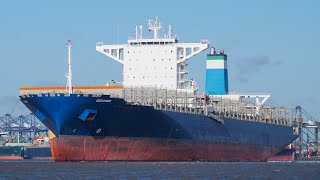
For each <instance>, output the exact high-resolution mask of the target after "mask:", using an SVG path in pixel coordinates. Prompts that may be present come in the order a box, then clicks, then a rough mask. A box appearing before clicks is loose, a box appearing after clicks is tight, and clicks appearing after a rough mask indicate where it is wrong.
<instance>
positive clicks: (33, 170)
mask: <svg viewBox="0 0 320 180" xmlns="http://www.w3.org/2000/svg"><path fill="white" fill-rule="evenodd" d="M47 178H50V179H299V180H302V179H314V180H315V179H320V162H286V163H283V162H263V163H255V162H250V163H220V162H52V161H0V179H47Z"/></svg>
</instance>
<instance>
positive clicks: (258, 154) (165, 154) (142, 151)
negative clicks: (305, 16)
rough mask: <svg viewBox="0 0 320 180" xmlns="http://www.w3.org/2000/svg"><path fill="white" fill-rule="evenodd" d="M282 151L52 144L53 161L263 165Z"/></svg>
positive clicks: (169, 142)
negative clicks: (246, 162) (198, 162)
mask: <svg viewBox="0 0 320 180" xmlns="http://www.w3.org/2000/svg"><path fill="white" fill-rule="evenodd" d="M280 150H281V147H280V148H279V147H271V146H261V145H243V144H226V143H216V142H215V143H213V142H208V141H194V140H177V139H175V140H174V139H152V138H116V137H103V138H96V137H89V136H61V137H60V138H54V139H52V141H51V151H52V155H53V159H54V160H55V161H266V160H267V159H268V158H269V157H271V156H272V155H274V154H276V153H277V152H279V151H280Z"/></svg>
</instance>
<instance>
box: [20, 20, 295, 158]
mask: <svg viewBox="0 0 320 180" xmlns="http://www.w3.org/2000/svg"><path fill="white" fill-rule="evenodd" d="M147 24H148V26H147V27H148V31H149V32H151V33H152V35H153V36H152V37H143V26H138V25H136V26H135V37H133V38H129V39H128V43H126V44H115V45H114V44H105V43H102V42H98V43H97V44H96V50H97V51H98V52H100V53H102V54H103V55H105V56H107V57H109V58H110V59H112V60H114V61H116V62H118V63H120V64H122V65H123V80H122V81H121V82H118V81H115V80H111V81H108V83H107V84H106V85H104V86H73V85H72V69H71V48H72V44H71V42H70V41H68V43H67V45H66V47H67V49H68V55H67V63H68V73H67V74H66V77H67V85H66V86H58V87H22V88H20V99H21V101H22V103H23V104H25V106H26V107H27V108H28V109H29V110H30V111H31V112H32V113H34V114H35V115H36V116H37V117H38V118H39V120H40V121H41V122H42V123H43V124H45V125H46V126H47V127H48V128H49V129H50V130H51V131H52V132H53V133H54V134H55V136H56V137H55V138H53V139H52V140H51V151H52V156H53V158H54V160H55V161H266V160H267V159H268V158H269V157H271V156H273V155H275V154H277V153H278V152H280V151H281V150H282V149H283V148H284V147H285V146H287V145H288V144H290V143H291V142H292V141H293V140H295V139H296V138H297V137H298V133H299V132H298V128H297V127H296V126H295V117H294V116H293V113H292V111H291V110H290V109H288V108H284V107H275V106H267V105H265V101H266V100H267V99H268V98H269V97H270V94H241V93H238V94H232V93H229V90H228V89H229V87H228V70H227V55H226V54H225V53H224V51H219V52H216V50H215V49H214V48H213V47H211V48H210V52H209V54H208V55H207V60H206V75H205V78H206V82H205V86H206V87H205V92H204V93H199V92H198V91H199V90H198V88H197V86H196V82H195V80H193V79H188V78H186V75H187V74H188V72H187V65H188V61H189V60H190V59H191V58H192V57H194V56H195V55H197V54H200V53H201V52H203V51H205V50H207V49H209V42H208V41H207V40H202V41H200V42H198V43H180V42H179V40H178V38H177V37H176V36H174V35H172V26H171V25H169V27H168V32H167V33H166V34H163V33H161V34H160V32H162V30H163V27H162V24H161V23H160V22H159V21H158V18H156V19H155V20H148V23H147Z"/></svg>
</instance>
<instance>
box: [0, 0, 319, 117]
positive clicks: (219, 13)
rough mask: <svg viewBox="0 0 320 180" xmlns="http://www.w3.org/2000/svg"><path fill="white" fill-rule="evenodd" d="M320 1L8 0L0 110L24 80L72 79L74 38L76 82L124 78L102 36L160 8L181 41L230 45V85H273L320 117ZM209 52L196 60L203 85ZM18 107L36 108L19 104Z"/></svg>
mask: <svg viewBox="0 0 320 180" xmlns="http://www.w3.org/2000/svg"><path fill="white" fill-rule="evenodd" d="M319 8H320V1H317V0H314V1H312V0H309V1H294V0H287V1H286V0H284V1H277V0H269V1H254V0H252V1H249V0H242V1H236V0H233V1H231V0H226V1H213V0H208V1H186V2H185V1H170V0H169V1H167V0H161V1H51V2H48V1H28V2H26V1H13V0H12V1H1V2H0V23H1V24H0V28H1V31H0V32H1V33H0V42H1V43H0V49H1V51H0V52H1V53H0V68H1V71H0V80H1V84H2V85H1V87H2V88H1V96H0V116H1V115H2V114H4V113H7V112H11V111H12V110H13V108H14V107H15V104H16V102H17V101H18V95H19V91H18V90H19V87H25V86H48V85H65V84H66V78H65V77H64V75H65V72H66V70H67V66H66V63H65V61H64V59H65V57H66V48H65V46H64V45H65V43H66V41H67V40H68V39H71V40H72V42H73V52H72V53H73V76H74V84H75V85H103V84H105V83H106V82H107V81H108V80H110V79H117V80H121V79H122V77H121V72H122V70H121V69H122V67H121V65H120V64H118V63H116V62H114V61H112V60H111V59H109V58H107V57H105V56H103V55H102V54H100V53H98V52H97V51H96V50H95V43H96V42H98V41H104V42H106V43H117V42H118V32H119V42H120V43H126V41H127V38H128V37H129V36H130V37H132V36H134V27H135V24H143V25H144V26H145V22H146V21H145V20H146V19H151V18H153V17H154V16H159V19H160V21H161V22H162V23H163V24H164V25H165V26H167V25H169V24H172V25H173V30H174V34H177V35H178V37H179V39H180V41H181V42H199V40H201V39H208V40H209V41H210V45H211V46H214V47H216V49H224V50H225V52H226V53H227V54H228V69H229V90H230V91H233V92H259V93H264V92H266V93H271V94H272V97H271V99H270V100H269V103H272V104H275V105H284V106H289V107H295V106H296V105H301V106H302V107H303V108H305V109H306V110H307V112H309V113H310V114H311V115H313V116H314V117H316V118H317V119H319V118H320V110H319V107H318V106H319V102H320V95H319V89H320V83H319V82H320V81H319V78H320V71H319V68H320V58H319V48H320V33H319V32H320V22H319V19H320V11H319ZM145 27H146V26H145ZM118 29H119V31H118ZM207 53H208V51H206V52H205V53H202V54H201V55H198V56H196V57H195V58H193V59H191V61H189V64H190V66H189V67H188V71H189V72H190V77H194V78H195V79H196V80H197V83H198V85H199V86H200V88H201V90H203V88H204V81H205V79H204V77H205V59H206V54H207ZM14 113H15V114H21V113H22V114H25V113H28V111H27V110H26V108H24V107H23V105H22V104H21V103H18V104H17V106H16V108H15V110H14Z"/></svg>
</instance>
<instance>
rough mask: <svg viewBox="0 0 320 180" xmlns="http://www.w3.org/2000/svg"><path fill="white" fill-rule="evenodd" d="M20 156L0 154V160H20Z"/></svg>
mask: <svg viewBox="0 0 320 180" xmlns="http://www.w3.org/2000/svg"><path fill="white" fill-rule="evenodd" d="M21 159H23V157H21V156H0V160H21Z"/></svg>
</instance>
